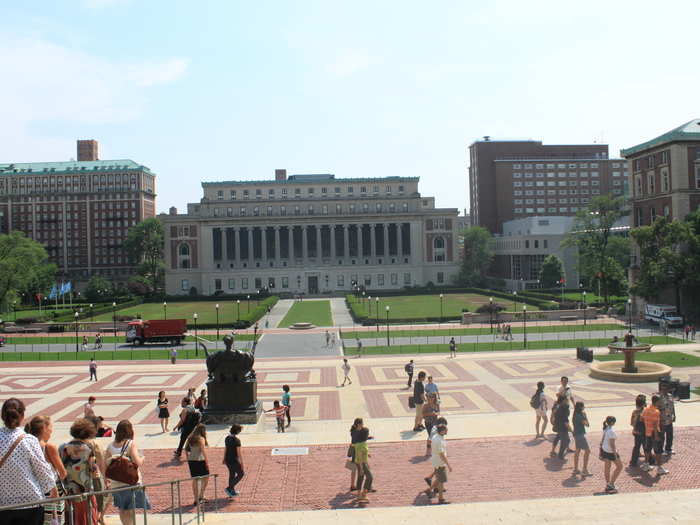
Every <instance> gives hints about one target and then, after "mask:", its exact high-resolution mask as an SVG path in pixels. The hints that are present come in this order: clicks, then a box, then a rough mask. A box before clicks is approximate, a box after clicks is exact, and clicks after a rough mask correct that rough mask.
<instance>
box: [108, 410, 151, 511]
mask: <svg viewBox="0 0 700 525" xmlns="http://www.w3.org/2000/svg"><path fill="white" fill-rule="evenodd" d="M119 456H124V457H126V458H128V459H129V460H130V461H131V462H132V463H133V464H134V465H136V466H137V467H138V469H139V478H138V481H137V482H136V483H137V484H139V485H140V484H142V482H143V480H142V477H141V467H142V466H143V456H141V454H139V449H138V447H137V446H136V443H135V442H134V427H133V426H132V425H131V421H129V420H128V419H122V420H121V421H120V422H119V424H118V425H117V430H116V431H115V433H114V441H112V442H111V443H110V444H109V446H108V447H107V464H108V465H109V463H110V462H111V461H112V460H113V459H114V458H116V457H119ZM111 483H112V487H111V488H113V489H116V488H120V487H126V486H127V485H126V483H122V482H121V481H116V480H111ZM113 497H114V506H115V507H117V509H119V519H120V520H121V522H122V525H134V517H135V516H136V509H145V510H149V509H150V508H151V504H150V503H149V501H148V498H147V497H146V494H145V493H144V492H143V489H135V490H123V491H120V492H115V493H114V495H113Z"/></svg>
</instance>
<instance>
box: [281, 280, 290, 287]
mask: <svg viewBox="0 0 700 525" xmlns="http://www.w3.org/2000/svg"><path fill="white" fill-rule="evenodd" d="M282 288H289V277H282Z"/></svg>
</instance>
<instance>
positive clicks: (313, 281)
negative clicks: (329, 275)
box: [309, 275, 318, 294]
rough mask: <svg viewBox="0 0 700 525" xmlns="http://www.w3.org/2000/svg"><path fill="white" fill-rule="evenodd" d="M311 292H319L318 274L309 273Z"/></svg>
mask: <svg viewBox="0 0 700 525" xmlns="http://www.w3.org/2000/svg"><path fill="white" fill-rule="evenodd" d="M309 293H310V294H317V293H318V276H316V275H309Z"/></svg>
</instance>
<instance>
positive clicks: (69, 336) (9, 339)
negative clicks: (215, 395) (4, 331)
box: [5, 327, 254, 348]
mask: <svg viewBox="0 0 700 525" xmlns="http://www.w3.org/2000/svg"><path fill="white" fill-rule="evenodd" d="M190 332H191V331H190ZM228 333H229V331H228V330H224V328H223V327H222V328H221V332H220V333H219V339H220V340H223V338H224V336H225V335H227V334H228ZM83 335H86V334H84V333H83V332H80V333H79V335H78V339H80V340H81V341H82V339H83ZM199 336H200V337H202V338H204V339H207V340H210V341H214V340H215V339H216V334H205V333H200V334H199ZM253 338H254V336H253V334H239V333H236V340H237V341H252V340H253ZM115 339H116V341H117V342H118V343H123V342H124V336H123V335H120V336H117V337H116V338H115V337H114V336H113V335H103V336H102V343H103V344H108V343H114V341H115ZM183 341H194V335H189V336H187V337H185V338H184V339H183ZM88 342H89V343H88V347H89V348H92V345H93V344H94V343H95V337H94V335H92V333H90V334H88ZM13 344H18V345H48V344H60V345H62V344H75V332H73V333H70V332H66V335H63V336H57V335H51V336H45V337H40V336H26V337H17V336H11V335H10V336H6V337H5V346H6V347H8V346H10V345H13Z"/></svg>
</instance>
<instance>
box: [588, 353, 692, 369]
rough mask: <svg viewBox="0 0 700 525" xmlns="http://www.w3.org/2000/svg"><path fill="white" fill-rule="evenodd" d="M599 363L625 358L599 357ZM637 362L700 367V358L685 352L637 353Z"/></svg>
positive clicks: (615, 356)
mask: <svg viewBox="0 0 700 525" xmlns="http://www.w3.org/2000/svg"><path fill="white" fill-rule="evenodd" d="M595 359H597V360H598V361H621V360H622V359H623V357H622V356H621V355H616V354H605V355H597V356H595ZM635 359H637V361H652V362H654V363H662V364H664V365H668V366H670V367H673V368H676V367H684V366H700V357H697V356H694V355H690V354H686V353H684V352H648V353H647V352H637V353H636V355H635Z"/></svg>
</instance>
